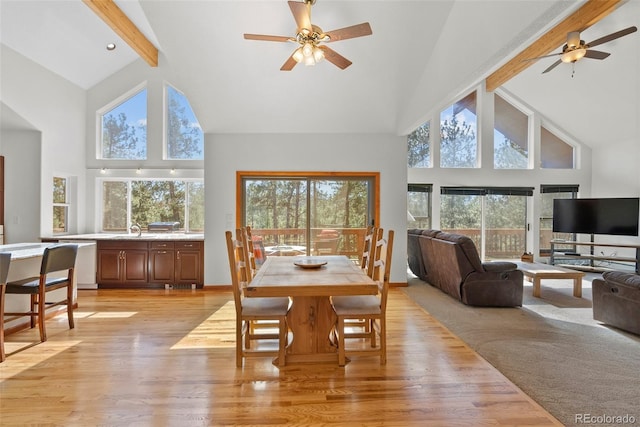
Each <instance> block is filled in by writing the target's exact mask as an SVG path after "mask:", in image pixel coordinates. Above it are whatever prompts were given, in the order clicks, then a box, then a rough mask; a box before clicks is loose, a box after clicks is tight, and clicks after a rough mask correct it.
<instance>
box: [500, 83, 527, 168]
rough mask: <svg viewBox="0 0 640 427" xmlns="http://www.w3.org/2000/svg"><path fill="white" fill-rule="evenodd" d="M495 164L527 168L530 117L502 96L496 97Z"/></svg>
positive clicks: (501, 166)
mask: <svg viewBox="0 0 640 427" xmlns="http://www.w3.org/2000/svg"><path fill="white" fill-rule="evenodd" d="M494 100H495V102H494V124H493V166H494V168H495V169H527V168H528V166H529V138H528V129H529V117H528V116H527V115H526V114H524V113H523V112H522V111H520V110H518V109H517V108H515V107H514V106H513V105H511V104H509V103H508V102H507V101H505V100H504V99H502V98H501V97H500V96H498V95H495V97H494Z"/></svg>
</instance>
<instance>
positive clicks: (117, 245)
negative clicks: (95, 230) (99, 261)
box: [98, 240, 148, 250]
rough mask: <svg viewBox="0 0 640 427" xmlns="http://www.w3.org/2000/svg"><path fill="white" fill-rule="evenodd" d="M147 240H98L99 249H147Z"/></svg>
mask: <svg viewBox="0 0 640 427" xmlns="http://www.w3.org/2000/svg"><path fill="white" fill-rule="evenodd" d="M147 248H148V244H147V242H132V241H130V240H98V250H100V249H120V250H129V249H140V250H147Z"/></svg>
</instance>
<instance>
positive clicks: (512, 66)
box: [486, 0, 626, 92]
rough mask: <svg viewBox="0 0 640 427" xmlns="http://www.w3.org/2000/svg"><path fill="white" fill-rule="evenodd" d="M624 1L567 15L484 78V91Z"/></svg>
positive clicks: (591, 4)
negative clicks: (568, 34) (570, 33)
mask: <svg viewBox="0 0 640 427" xmlns="http://www.w3.org/2000/svg"><path fill="white" fill-rule="evenodd" d="M625 1H626V0H589V1H587V2H586V3H585V4H584V5H583V6H582V7H581V8H580V9H578V10H576V11H575V12H574V13H573V14H571V15H570V16H568V17H567V18H566V19H564V20H563V21H562V22H560V23H559V24H558V25H556V26H555V27H553V28H552V29H551V30H549V31H548V32H547V33H546V34H544V35H542V36H541V37H540V38H539V39H538V40H536V41H535V42H533V44H531V45H530V46H529V47H527V48H526V49H524V50H523V51H522V52H520V53H518V54H517V55H516V56H515V57H513V58H512V59H511V60H509V62H507V63H506V64H504V65H503V66H502V67H500V68H498V69H497V70H496V71H495V72H493V73H492V74H491V75H490V76H489V77H487V79H486V87H487V91H488V92H492V91H494V90H495V89H497V88H499V87H500V86H502V85H503V84H504V83H506V82H507V81H509V80H510V79H512V78H513V77H515V76H516V75H518V74H519V73H521V72H522V71H523V70H525V69H526V68H528V67H530V66H531V65H533V64H534V63H535V62H536V61H524V60H525V59H529V58H536V57H538V56H544V55H547V54H549V53H550V52H551V51H552V50H554V49H556V48H557V47H558V46H562V45H563V44H564V43H566V41H567V33H569V32H571V31H580V32H582V31H584V30H586V29H587V28H589V27H590V26H592V25H593V24H595V23H596V22H598V21H600V20H601V19H602V18H604V17H605V16H607V15H609V14H610V13H611V12H613V11H614V10H615V9H616V8H617V7H618V6H619V5H620V4H622V3H624V2H625Z"/></svg>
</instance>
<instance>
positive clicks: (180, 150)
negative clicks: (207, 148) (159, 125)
mask: <svg viewBox="0 0 640 427" xmlns="http://www.w3.org/2000/svg"><path fill="white" fill-rule="evenodd" d="M203 153H204V136H203V134H202V129H201V128H200V123H198V119H197V118H196V116H195V114H194V113H193V110H192V109H191V105H190V104H189V101H188V100H187V98H186V97H185V96H184V95H183V94H182V93H180V92H178V91H177V90H176V89H174V88H173V87H171V86H169V85H167V158H168V159H189V160H198V159H202V158H203Z"/></svg>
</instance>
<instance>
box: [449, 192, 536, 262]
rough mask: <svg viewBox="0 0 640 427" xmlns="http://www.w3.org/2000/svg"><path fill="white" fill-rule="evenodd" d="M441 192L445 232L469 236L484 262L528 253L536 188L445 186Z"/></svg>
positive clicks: (512, 257)
mask: <svg viewBox="0 0 640 427" xmlns="http://www.w3.org/2000/svg"><path fill="white" fill-rule="evenodd" d="M441 193H442V194H441V199H440V227H441V229H442V230H444V231H448V232H451V233H457V234H463V235H466V236H469V237H470V238H471V239H472V240H473V241H474V243H475V244H476V247H477V248H478V253H479V254H480V257H481V258H482V259H483V260H491V259H515V258H520V256H521V255H522V254H523V253H524V252H525V248H526V244H527V242H526V229H527V197H530V196H532V195H533V189H532V188H495V187H488V188H469V187H442V188H441Z"/></svg>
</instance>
